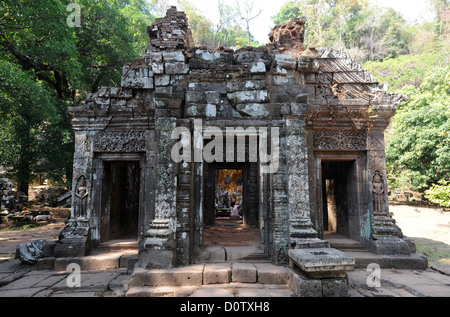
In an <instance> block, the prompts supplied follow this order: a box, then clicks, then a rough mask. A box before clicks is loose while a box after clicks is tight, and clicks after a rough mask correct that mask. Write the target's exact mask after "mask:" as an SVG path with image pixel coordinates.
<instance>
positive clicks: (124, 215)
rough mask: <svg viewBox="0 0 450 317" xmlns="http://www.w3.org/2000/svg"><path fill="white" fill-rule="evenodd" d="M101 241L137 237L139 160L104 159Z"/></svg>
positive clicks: (134, 238) (135, 238)
mask: <svg viewBox="0 0 450 317" xmlns="http://www.w3.org/2000/svg"><path fill="white" fill-rule="evenodd" d="M104 168H105V169H104V170H105V179H104V186H103V188H104V191H105V195H103V197H104V199H105V200H104V202H103V204H102V205H103V208H102V213H101V224H100V242H105V241H110V240H117V239H133V240H137V239H138V224H139V196H140V175H141V168H140V163H139V162H137V161H124V162H122V161H111V162H105V166H104Z"/></svg>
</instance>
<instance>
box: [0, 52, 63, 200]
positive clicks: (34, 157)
mask: <svg viewBox="0 0 450 317" xmlns="http://www.w3.org/2000/svg"><path fill="white" fill-rule="evenodd" d="M55 101H56V100H55V98H54V97H53V96H52V95H51V94H50V93H49V92H48V91H47V90H46V89H45V88H43V87H42V85H41V84H40V83H39V82H37V81H36V78H35V74H34V72H33V71H32V70H30V71H24V70H22V69H21V68H20V67H19V66H17V65H15V64H12V63H10V62H8V61H1V60H0V124H1V126H2V129H1V134H0V144H1V147H0V165H3V166H6V167H8V168H9V171H10V173H11V175H13V176H14V177H15V179H16V180H17V182H18V188H19V190H21V191H24V190H25V188H27V186H28V182H29V180H30V176H31V171H32V170H33V169H34V168H35V166H36V164H37V163H38V160H39V155H38V153H39V143H40V139H39V137H40V135H41V132H42V130H44V129H45V128H46V124H47V123H46V122H45V119H46V118H47V117H51V116H54V115H55V113H54V108H53V103H54V102H55Z"/></svg>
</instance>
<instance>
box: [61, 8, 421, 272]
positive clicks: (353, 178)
mask: <svg viewBox="0 0 450 317" xmlns="http://www.w3.org/2000/svg"><path fill="white" fill-rule="evenodd" d="M304 24H305V23H304V21H303V20H299V19H296V20H292V21H291V22H289V23H288V24H286V25H283V26H280V25H278V26H276V27H275V28H274V30H273V32H271V33H270V41H271V43H269V44H267V45H266V46H262V47H258V48H252V47H247V48H242V49H239V50H236V51H235V50H232V49H228V48H223V47H220V48H217V49H209V48H206V47H194V46H193V45H192V38H191V32H190V30H189V26H188V21H187V18H186V16H185V14H184V13H183V12H178V11H177V9H176V8H175V7H172V8H170V9H169V10H168V12H167V16H166V17H164V18H161V19H157V20H156V22H155V23H154V24H153V25H151V26H149V27H148V33H149V37H150V43H151V44H150V46H149V47H148V50H147V51H146V54H145V58H144V59H142V60H137V61H135V62H134V63H131V64H129V65H126V66H125V67H123V77H122V84H121V87H101V88H100V89H99V90H98V92H97V93H95V94H89V95H88V96H87V98H86V103H85V104H84V105H82V106H79V107H75V108H71V109H70V112H71V114H72V116H73V129H74V131H75V138H76V148H75V157H74V180H73V199H72V201H73V206H72V218H71V219H70V220H69V222H68V224H67V227H66V229H64V231H63V232H62V233H61V236H60V241H59V243H58V244H57V246H56V247H55V254H56V256H57V257H58V256H74V255H77V256H83V255H88V254H89V252H90V250H91V249H92V248H95V247H96V246H98V245H99V244H100V243H102V242H105V241H109V240H112V239H118V238H121V237H127V236H130V235H132V236H135V237H136V239H138V242H139V263H138V266H139V267H141V268H147V269H151V268H171V267H177V266H185V265H188V264H190V263H193V261H194V260H195V256H196V254H197V252H198V250H201V248H202V246H203V239H204V237H203V232H204V228H205V225H211V224H213V223H214V211H213V209H214V192H213V190H214V185H213V181H212V180H213V175H214V173H215V172H216V171H217V170H218V169H220V168H228V169H233V168H239V169H242V170H243V171H244V175H245V177H244V200H245V203H244V210H243V218H244V220H243V221H244V222H245V223H247V224H249V225H251V226H255V227H258V228H259V233H260V245H261V250H262V252H263V253H264V254H265V255H266V256H267V258H269V259H270V260H271V261H272V262H273V263H275V264H278V265H285V264H287V263H288V262H289V261H290V260H293V259H295V257H296V256H298V254H297V255H295V254H294V253H293V251H295V250H308V249H317V248H320V249H326V248H329V242H328V241H327V240H326V239H325V238H324V234H325V233H326V232H328V231H332V232H337V233H339V234H342V235H345V236H346V237H348V238H350V239H353V240H355V241H357V242H359V243H360V244H361V245H362V246H363V247H364V248H365V249H367V250H369V251H370V252H372V253H376V254H387V255H408V254H411V253H414V252H415V248H414V244H413V243H412V242H411V241H410V240H409V239H408V238H406V237H404V236H403V234H402V231H401V230H400V228H399V227H398V226H397V225H396V223H395V220H394V219H393V218H392V217H391V215H390V213H389V206H388V199H387V197H388V196H387V195H388V190H387V183H386V162H385V144H384V131H385V129H386V128H387V126H388V125H389V122H390V118H391V117H392V116H393V115H394V114H395V111H396V108H397V105H398V104H399V103H400V102H401V101H402V100H404V98H405V97H404V96H401V95H395V94H390V93H388V92H387V91H385V90H384V89H383V88H382V86H381V85H379V83H378V82H377V80H376V79H375V78H374V77H373V76H371V75H370V74H368V73H367V72H365V71H364V70H363V69H362V67H361V66H360V65H359V64H357V63H355V62H354V61H353V60H352V59H351V58H350V57H349V56H348V55H347V54H346V53H344V52H342V51H340V50H334V49H327V48H320V49H315V48H314V47H310V48H308V49H305V47H304V46H303V35H304ZM209 127H215V131H217V129H219V132H220V131H225V130H226V129H227V128H229V129H231V128H234V129H235V131H238V132H236V137H237V138H239V137H242V138H244V139H246V140H247V139H249V137H252V136H253V137H256V138H257V140H258V141H261V140H265V141H266V143H265V144H266V145H267V146H268V147H269V151H268V152H267V153H270V152H271V151H270V150H272V155H271V156H270V155H268V156H269V157H270V160H267V157H265V158H264V157H261V156H258V158H257V160H256V161H255V160H250V159H249V157H250V156H251V154H252V153H253V151H252V149H251V148H250V146H249V145H248V144H247V143H246V145H245V154H246V155H245V159H242V157H241V160H237V161H236V156H237V154H236V148H235V149H234V153H233V148H231V150H230V151H231V152H230V151H228V150H227V151H225V152H226V153H227V155H228V154H229V155H230V156H229V157H231V158H233V159H231V160H228V158H229V157H226V155H225V154H223V156H222V154H221V153H215V152H214V149H213V151H211V149H212V148H213V147H210V146H209V145H210V144H211V143H212V142H216V141H217V139H216V138H215V137H217V135H215V136H214V134H212V133H208V131H207V130H208V129H209ZM176 128H179V131H181V134H180V133H179V134H177V135H175V136H174V135H173V131H175V130H176ZM239 131H240V132H239ZM255 131H256V134H255ZM261 131H263V133H260V132H261ZM275 132H277V133H276V135H275ZM183 133H184V134H183ZM180 135H184V136H185V137H186V138H184V139H182V138H181V137H180ZM275 137H276V141H277V142H275V143H273V142H272V143H271V142H270V140H271V139H272V140H273V139H274V138H275ZM180 139H182V140H184V141H185V142H187V143H188V144H189V145H191V147H192V151H190V152H186V153H183V155H184V156H183V157H184V160H182V161H180V162H175V161H174V160H173V157H172V153H173V149H174V148H177V147H176V146H177V144H179V142H180ZM214 144H215V145H217V144H218V143H214ZM258 144H259V146H261V144H264V142H262V143H260V142H259V143H258ZM276 147H278V148H279V151H278V152H277V155H274V153H275V150H276ZM227 149H228V148H227ZM205 150H209V151H210V153H212V155H213V156H215V159H216V160H215V161H212V162H209V161H207V160H204V159H200V160H198V159H196V158H195V156H196V155H197V154H198V153H202V152H204V151H205ZM216 150H217V149H216ZM241 150H242V148H241ZM230 153H231V154H230ZM215 154H217V155H215ZM186 155H187V156H186ZM200 157H201V156H200ZM189 158H190V159H189ZM221 158H224V159H221ZM275 160H276V162H277V168H276V169H274V170H272V171H270V172H267V166H268V165H270V164H272V163H274V162H275ZM333 219H334V220H333ZM320 254H325V253H323V252H322V253H320ZM294 261H296V262H297V263H298V262H299V261H300V260H294Z"/></svg>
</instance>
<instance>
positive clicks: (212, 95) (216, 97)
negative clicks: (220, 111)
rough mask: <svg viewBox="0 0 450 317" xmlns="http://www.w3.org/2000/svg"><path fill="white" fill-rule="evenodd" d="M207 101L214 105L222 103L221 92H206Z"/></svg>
mask: <svg viewBox="0 0 450 317" xmlns="http://www.w3.org/2000/svg"><path fill="white" fill-rule="evenodd" d="M205 95H206V102H207V103H209V104H213V105H218V104H220V94H219V93H218V92H217V91H207V92H205Z"/></svg>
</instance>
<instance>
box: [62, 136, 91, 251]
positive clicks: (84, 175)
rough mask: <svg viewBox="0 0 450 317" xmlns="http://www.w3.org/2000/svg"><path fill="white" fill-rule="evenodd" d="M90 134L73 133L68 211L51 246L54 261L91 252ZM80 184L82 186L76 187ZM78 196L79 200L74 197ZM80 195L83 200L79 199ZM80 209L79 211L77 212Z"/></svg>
mask: <svg viewBox="0 0 450 317" xmlns="http://www.w3.org/2000/svg"><path fill="white" fill-rule="evenodd" d="M91 134H92V133H90V132H87V131H76V132H75V154H74V167H73V187H72V210H71V217H70V219H69V221H68V222H67V224H66V227H65V228H64V229H63V230H62V231H61V233H60V234H59V241H58V243H57V244H56V246H55V252H54V254H55V257H57V258H60V257H75V256H87V255H89V253H90V250H91V226H92V224H91V223H90V219H91V217H92V213H93V211H92V207H93V206H92V191H93V189H92V183H93V179H92V174H93V173H92V171H93V166H92V165H93V144H92V135H91ZM81 180H83V182H84V184H80V182H81ZM78 193H80V196H78ZM81 195H82V196H83V198H81ZM81 207H82V208H81ZM80 208H81V209H83V210H80Z"/></svg>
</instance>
